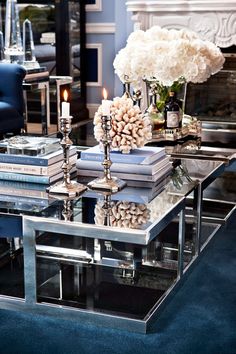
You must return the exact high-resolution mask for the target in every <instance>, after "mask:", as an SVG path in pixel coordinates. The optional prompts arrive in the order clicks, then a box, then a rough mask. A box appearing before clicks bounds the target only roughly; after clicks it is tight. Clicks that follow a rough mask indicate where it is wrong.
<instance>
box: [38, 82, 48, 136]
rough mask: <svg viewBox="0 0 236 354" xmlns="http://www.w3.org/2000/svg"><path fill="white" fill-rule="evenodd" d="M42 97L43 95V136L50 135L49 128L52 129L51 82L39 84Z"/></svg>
mask: <svg viewBox="0 0 236 354" xmlns="http://www.w3.org/2000/svg"><path fill="white" fill-rule="evenodd" d="M39 89H40V95H41V122H42V134H43V135H47V134H48V128H49V127H50V97H49V82H42V83H39Z"/></svg>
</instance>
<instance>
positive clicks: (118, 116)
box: [94, 96, 152, 153]
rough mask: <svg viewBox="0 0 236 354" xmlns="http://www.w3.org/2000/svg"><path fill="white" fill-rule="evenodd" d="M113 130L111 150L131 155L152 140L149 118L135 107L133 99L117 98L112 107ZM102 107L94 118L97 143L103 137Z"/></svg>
mask: <svg viewBox="0 0 236 354" xmlns="http://www.w3.org/2000/svg"><path fill="white" fill-rule="evenodd" d="M111 116H112V129H111V131H110V137H111V149H113V150H118V151H121V152H122V153H129V152H130V150H133V149H136V148H140V147H142V146H144V145H145V144H146V143H147V142H148V141H149V140H151V138H152V126H151V121H150V118H149V117H148V116H143V115H142V112H141V110H140V108H139V107H138V106H137V105H135V106H134V105H133V101H132V99H131V98H127V97H125V96H122V97H115V98H114V99H113V103H112V105H111ZM101 117H102V107H101V106H100V107H99V108H98V111H97V112H96V113H95V116H94V136H95V139H96V140H97V141H101V139H102V137H103V134H104V132H103V129H102V119H101Z"/></svg>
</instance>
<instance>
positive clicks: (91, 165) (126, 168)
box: [76, 156, 170, 175]
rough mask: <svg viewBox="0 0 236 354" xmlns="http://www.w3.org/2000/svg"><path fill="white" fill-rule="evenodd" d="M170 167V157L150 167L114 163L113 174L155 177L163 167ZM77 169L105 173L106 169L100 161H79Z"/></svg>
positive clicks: (163, 158)
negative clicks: (135, 174)
mask: <svg viewBox="0 0 236 354" xmlns="http://www.w3.org/2000/svg"><path fill="white" fill-rule="evenodd" d="M167 165H170V161H169V157H167V156H162V158H161V159H159V160H157V161H156V162H153V163H152V164H150V165H143V164H128V163H116V162H114V163H112V165H111V172H122V173H125V172H127V173H137V174H144V175H154V174H155V173H157V172H158V171H159V170H160V169H162V168H163V167H166V166H167ZM76 167H77V169H78V170H81V169H82V170H97V171H103V169H104V167H103V165H102V163H101V162H100V161H92V160H82V159H78V160H77V162H76Z"/></svg>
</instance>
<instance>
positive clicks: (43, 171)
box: [0, 155, 77, 176]
mask: <svg viewBox="0 0 236 354" xmlns="http://www.w3.org/2000/svg"><path fill="white" fill-rule="evenodd" d="M76 159H77V156H76V155H75V156H73V157H72V158H71V159H70V163H71V164H74V163H75V162H76ZM62 163H63V161H58V162H56V163H55V164H52V165H50V166H36V165H21V164H10V163H0V171H1V172H14V173H23V174H30V175H39V176H47V175H55V174H56V173H57V172H58V171H59V169H60V167H61V166H62Z"/></svg>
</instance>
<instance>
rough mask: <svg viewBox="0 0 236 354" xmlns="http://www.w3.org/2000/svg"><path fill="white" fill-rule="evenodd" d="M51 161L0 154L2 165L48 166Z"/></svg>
mask: <svg viewBox="0 0 236 354" xmlns="http://www.w3.org/2000/svg"><path fill="white" fill-rule="evenodd" d="M49 161H50V160H47V159H43V158H40V157H36V158H35V157H31V156H22V155H11V154H0V163H11V164H23V165H36V166H47V165H48V162H49Z"/></svg>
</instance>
